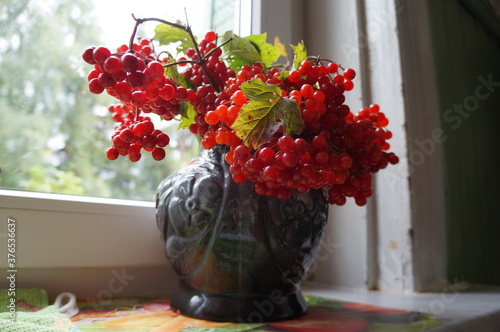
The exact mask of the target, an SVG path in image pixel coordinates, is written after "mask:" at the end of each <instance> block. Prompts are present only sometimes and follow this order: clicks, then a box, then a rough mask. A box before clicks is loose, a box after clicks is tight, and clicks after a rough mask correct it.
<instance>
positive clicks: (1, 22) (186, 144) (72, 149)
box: [0, 0, 238, 200]
mask: <svg viewBox="0 0 500 332" xmlns="http://www.w3.org/2000/svg"><path fill="white" fill-rule="evenodd" d="M237 2H238V1H237V0H212V1H206V2H205V1H204V2H199V1H194V0H192V1H188V0H186V1H179V3H177V4H174V3H172V2H170V1H169V2H163V5H162V2H158V1H151V0H143V1H141V2H137V1H134V2H130V4H129V5H127V3H128V2H127V1H116V0H107V1H87V0H53V1H47V0H2V6H1V7H0V142H1V143H0V167H1V171H2V174H1V177H0V188H2V189H16V190H30V191H40V192H52V193H67V194H79V195H90V196H100V197H112V198H124V199H137V200H153V197H154V194H155V191H156V187H157V186H158V184H159V183H160V182H161V180H162V179H163V178H164V177H165V176H167V175H168V174H170V173H171V172H173V171H175V170H176V169H179V168H180V167H182V166H183V165H185V164H187V163H189V161H190V160H191V159H192V158H193V157H195V156H196V155H197V149H198V143H197V141H196V140H195V139H194V138H193V135H191V134H189V133H188V131H187V130H180V131H177V130H176V129H177V126H176V124H173V125H171V126H172V128H169V129H167V130H166V132H167V133H168V134H169V136H171V140H172V141H171V147H170V148H167V157H166V159H164V160H163V161H161V162H157V161H154V160H153V158H152V157H151V155H150V154H145V155H144V156H143V158H141V160H140V161H139V162H137V163H131V162H130V161H128V160H126V159H125V158H119V159H118V160H115V161H109V160H107V159H106V157H105V154H104V152H105V150H106V149H107V148H108V147H109V146H110V144H111V141H110V136H111V134H112V132H113V125H114V123H113V121H112V120H111V118H110V117H109V116H108V110H107V108H108V106H109V105H110V104H114V103H116V102H117V101H116V100H114V99H113V98H111V97H109V96H105V95H92V94H91V93H90V92H89V91H88V87H87V84H88V83H87V79H86V77H87V74H88V72H89V71H90V69H91V66H89V65H87V64H86V63H84V61H83V60H82V59H81V54H82V52H83V50H84V49H85V48H87V47H88V46H91V45H96V46H97V45H106V46H108V47H110V48H115V47H118V46H120V45H121V44H124V43H128V40H129V37H130V34H131V32H132V28H133V25H134V22H133V19H132V17H131V13H134V14H135V15H136V16H137V17H146V15H149V17H151V16H154V17H160V18H165V19H179V20H181V21H185V12H187V14H188V18H189V23H190V25H191V26H192V27H193V31H195V33H197V34H201V33H204V32H205V31H206V30H208V29H211V28H215V29H216V30H217V31H218V32H219V33H223V32H224V31H226V30H231V29H232V26H233V23H234V8H235V5H236V3H237ZM200 6H205V8H204V10H201V9H203V8H200ZM174 7H175V8H174ZM118 9H119V10H118ZM161 13H168V15H169V16H168V17H162V16H161V15H162V14H161ZM207 13H209V14H207ZM217 13H218V14H217ZM172 15H175V17H172ZM150 28H151V30H148V31H139V34H138V35H139V36H140V35H141V33H142V34H143V35H145V36H149V37H152V29H153V28H154V26H151V27H150ZM146 29H149V28H148V27H146ZM113 35H116V36H113ZM113 38H114V39H113ZM117 38H118V39H117ZM165 122H166V121H165Z"/></svg>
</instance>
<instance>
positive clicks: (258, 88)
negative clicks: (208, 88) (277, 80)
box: [231, 79, 304, 149]
mask: <svg viewBox="0 0 500 332" xmlns="http://www.w3.org/2000/svg"><path fill="white" fill-rule="evenodd" d="M241 90H242V91H243V92H245V94H246V96H247V98H248V100H249V102H248V103H247V104H246V105H244V106H243V107H242V108H241V111H240V114H239V115H238V117H237V118H236V120H235V121H234V123H233V125H232V126H231V129H233V130H234V132H235V133H236V135H237V136H238V137H239V138H241V139H242V140H243V143H244V144H245V145H247V146H252V147H253V148H254V149H257V148H258V147H259V146H260V145H262V144H264V143H266V142H267V141H268V140H269V139H270V138H271V137H272V136H273V135H274V134H275V133H276V132H277V131H278V130H279V129H280V127H281V126H283V127H284V132H285V134H286V135H290V136H291V135H293V134H300V133H301V132H302V128H303V123H304V121H303V119H302V115H301V112H300V108H299V105H298V104H297V102H296V101H294V100H291V99H289V98H283V97H281V90H280V88H279V87H277V86H276V85H272V84H266V83H264V82H263V81H262V80H261V79H253V80H251V81H248V82H245V83H243V84H242V85H241Z"/></svg>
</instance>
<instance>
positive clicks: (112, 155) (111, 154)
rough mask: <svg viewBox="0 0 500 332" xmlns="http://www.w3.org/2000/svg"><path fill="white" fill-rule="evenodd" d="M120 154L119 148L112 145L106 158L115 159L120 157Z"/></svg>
mask: <svg viewBox="0 0 500 332" xmlns="http://www.w3.org/2000/svg"><path fill="white" fill-rule="evenodd" d="M119 155H120V153H119V152H118V149H117V148H115V147H111V148H108V149H107V150H106V158H108V159H109V160H115V159H117V158H118V156H119Z"/></svg>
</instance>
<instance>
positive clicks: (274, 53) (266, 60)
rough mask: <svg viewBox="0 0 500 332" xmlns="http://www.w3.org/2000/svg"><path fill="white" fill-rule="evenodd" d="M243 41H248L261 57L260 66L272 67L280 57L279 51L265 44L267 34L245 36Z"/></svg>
mask: <svg viewBox="0 0 500 332" xmlns="http://www.w3.org/2000/svg"><path fill="white" fill-rule="evenodd" d="M245 39H247V40H249V41H250V42H251V43H252V44H253V45H254V46H255V48H256V49H257V50H258V51H259V53H260V55H261V57H262V64H263V65H264V66H265V67H269V66H270V65H272V64H273V63H274V62H276V60H278V58H279V57H280V56H281V53H280V51H279V50H278V49H277V48H276V47H275V46H274V45H271V44H269V43H268V42H267V33H263V34H260V35H251V36H247V37H245Z"/></svg>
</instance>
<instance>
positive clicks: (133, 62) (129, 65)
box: [121, 53, 139, 73]
mask: <svg viewBox="0 0 500 332" xmlns="http://www.w3.org/2000/svg"><path fill="white" fill-rule="evenodd" d="M121 62H122V68H123V70H124V71H126V72H127V73H130V72H133V71H136V70H137V69H138V68H139V59H138V58H137V57H136V56H135V55H133V54H132V53H125V54H124V55H123V56H122V58H121Z"/></svg>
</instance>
